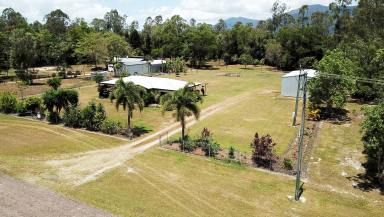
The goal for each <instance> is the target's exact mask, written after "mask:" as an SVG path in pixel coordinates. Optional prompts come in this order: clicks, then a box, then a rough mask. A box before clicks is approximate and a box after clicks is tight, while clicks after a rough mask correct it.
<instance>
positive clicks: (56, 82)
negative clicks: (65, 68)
mask: <svg viewBox="0 0 384 217" xmlns="http://www.w3.org/2000/svg"><path fill="white" fill-rule="evenodd" d="M47 84H48V86H50V87H51V88H52V89H54V90H57V88H59V87H60V86H61V79H60V78H58V77H53V78H50V79H48V81H47Z"/></svg>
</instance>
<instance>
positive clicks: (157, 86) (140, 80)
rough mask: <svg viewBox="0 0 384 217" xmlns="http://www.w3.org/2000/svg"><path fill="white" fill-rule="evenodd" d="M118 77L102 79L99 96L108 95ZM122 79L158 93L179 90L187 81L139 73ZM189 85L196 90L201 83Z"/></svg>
mask: <svg viewBox="0 0 384 217" xmlns="http://www.w3.org/2000/svg"><path fill="white" fill-rule="evenodd" d="M118 80H119V79H112V80H109V81H103V82H101V83H100V85H99V96H100V97H108V95H109V93H110V91H111V90H112V89H113V88H114V86H115V84H116V82H117V81H118ZM123 81H124V82H125V83H127V82H133V83H134V84H136V85H138V86H141V87H143V88H145V89H146V90H149V91H158V92H160V94H165V93H168V92H172V91H176V90H179V89H181V88H183V87H185V86H186V85H187V84H188V83H189V82H186V81H181V80H176V79H170V78H160V77H147V76H140V75H132V76H128V77H124V78H123ZM189 85H190V87H191V88H192V89H194V90H198V89H197V87H198V86H200V85H201V83H199V82H194V83H189Z"/></svg>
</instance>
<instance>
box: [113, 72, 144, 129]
mask: <svg viewBox="0 0 384 217" xmlns="http://www.w3.org/2000/svg"><path fill="white" fill-rule="evenodd" d="M142 91H143V89H142V88H141V87H139V86H137V85H135V84H134V83H133V82H128V83H124V81H123V79H121V78H120V79H119V80H118V81H117V82H116V88H115V90H114V92H113V97H112V98H111V99H113V98H114V99H116V103H115V105H116V110H119V107H120V106H123V109H124V111H125V110H127V117H128V127H127V135H128V136H131V119H132V117H133V110H135V105H137V107H138V108H139V110H140V112H141V111H143V109H144V100H143V98H142V97H141V93H142Z"/></svg>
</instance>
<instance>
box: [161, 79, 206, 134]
mask: <svg viewBox="0 0 384 217" xmlns="http://www.w3.org/2000/svg"><path fill="white" fill-rule="evenodd" d="M199 101H201V98H200V96H199V94H198V93H197V92H195V91H192V90H191V88H190V84H187V85H186V86H185V87H184V88H182V89H179V90H177V91H175V92H173V93H169V94H167V95H165V96H163V97H162V99H161V104H162V109H163V112H164V111H166V110H170V109H175V110H176V112H175V116H176V120H177V121H180V124H181V139H182V141H184V139H185V124H186V120H185V118H186V117H187V116H190V115H192V114H193V115H194V116H195V118H196V119H198V118H199V116H200V109H199V107H198V106H197V102H199Z"/></svg>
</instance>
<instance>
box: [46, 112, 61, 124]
mask: <svg viewBox="0 0 384 217" xmlns="http://www.w3.org/2000/svg"><path fill="white" fill-rule="evenodd" d="M47 120H48V121H49V123H52V124H57V123H59V122H60V120H61V119H60V115H59V113H57V112H56V111H52V112H48V116H47Z"/></svg>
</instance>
